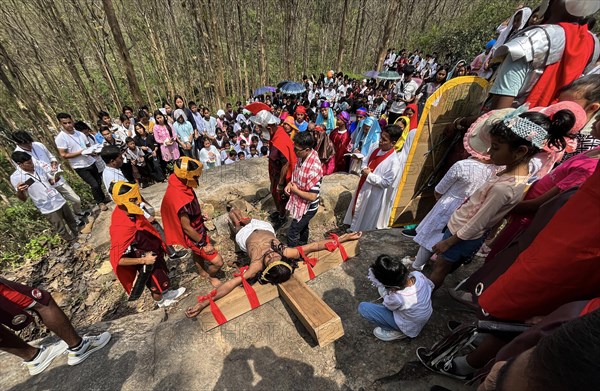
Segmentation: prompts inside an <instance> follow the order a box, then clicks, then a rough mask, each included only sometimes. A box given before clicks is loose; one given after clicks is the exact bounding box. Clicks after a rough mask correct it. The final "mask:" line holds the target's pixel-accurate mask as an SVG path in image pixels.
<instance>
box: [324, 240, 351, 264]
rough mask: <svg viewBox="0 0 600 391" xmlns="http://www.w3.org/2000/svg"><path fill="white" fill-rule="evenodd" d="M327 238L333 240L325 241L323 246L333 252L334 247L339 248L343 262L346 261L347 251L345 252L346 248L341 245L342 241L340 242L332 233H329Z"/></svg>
mask: <svg viewBox="0 0 600 391" xmlns="http://www.w3.org/2000/svg"><path fill="white" fill-rule="evenodd" d="M329 238H330V239H331V240H333V242H327V243H325V248H326V249H327V251H329V252H330V253H331V252H334V251H335V249H336V248H339V249H340V255H341V256H342V259H343V260H344V262H346V261H347V260H348V253H346V249H345V248H344V246H342V243H341V242H340V237H339V236H337V235H336V234H334V233H332V234H330V235H329Z"/></svg>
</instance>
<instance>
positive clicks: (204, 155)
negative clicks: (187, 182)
mask: <svg viewBox="0 0 600 391" xmlns="http://www.w3.org/2000/svg"><path fill="white" fill-rule="evenodd" d="M209 152H212V153H213V154H214V155H215V156H214V161H212V162H210V158H209V156H208V153H209ZM198 159H199V160H200V161H201V162H202V164H204V168H205V169H209V168H211V167H218V166H220V165H221V153H220V152H219V150H218V149H217V147H215V146H214V145H211V146H210V151H209V150H207V149H206V148H202V149H201V150H200V152H199V153H198Z"/></svg>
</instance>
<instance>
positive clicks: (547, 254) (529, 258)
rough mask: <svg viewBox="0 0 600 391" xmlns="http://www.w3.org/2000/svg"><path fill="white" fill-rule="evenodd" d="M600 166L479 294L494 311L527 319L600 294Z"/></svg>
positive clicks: (496, 314) (503, 316)
mask: <svg viewBox="0 0 600 391" xmlns="http://www.w3.org/2000/svg"><path fill="white" fill-rule="evenodd" d="M599 199H600V166H599V168H596V171H595V172H594V174H593V175H592V176H591V177H590V178H589V179H588V180H587V181H586V182H585V183H584V184H583V185H582V186H581V188H580V189H579V190H578V191H577V193H575V194H574V195H573V196H572V197H571V198H570V199H569V201H567V203H566V204H565V205H564V206H563V207H562V208H561V209H560V210H559V211H558V212H557V213H556V214H555V215H554V217H553V218H552V220H550V222H548V224H547V225H546V226H545V228H544V229H543V230H542V231H540V233H539V234H538V235H537V236H536V238H535V240H534V241H533V242H532V243H531V245H529V247H527V249H526V250H525V251H523V252H522V253H521V254H520V255H519V257H518V258H517V259H516V261H515V262H514V263H513V264H512V266H511V267H510V268H509V269H508V270H507V271H506V272H505V273H504V274H502V275H501V276H500V277H499V278H498V279H497V280H496V281H495V282H494V283H493V284H492V285H490V286H489V287H488V288H487V289H486V290H485V291H484V292H483V293H482V295H481V296H480V297H479V305H480V306H481V308H482V309H483V310H484V311H486V312H487V313H489V314H490V315H491V316H494V317H496V318H500V319H510V320H518V321H524V320H526V319H529V318H531V317H533V316H536V315H546V314H549V313H550V312H552V311H554V310H555V309H556V308H558V307H559V306H561V305H563V304H565V303H568V302H571V301H577V300H584V299H590V298H594V297H598V296H600V241H598V232H600V219H599V218H598V216H600V203H599V202H598V200H599Z"/></svg>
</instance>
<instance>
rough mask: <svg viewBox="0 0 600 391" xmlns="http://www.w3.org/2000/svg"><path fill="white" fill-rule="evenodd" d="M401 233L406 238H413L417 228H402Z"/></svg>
mask: <svg viewBox="0 0 600 391" xmlns="http://www.w3.org/2000/svg"><path fill="white" fill-rule="evenodd" d="M402 235H404V236H406V237H407V238H411V239H412V238H414V237H415V236H417V230H416V229H414V228H412V229H403V230H402Z"/></svg>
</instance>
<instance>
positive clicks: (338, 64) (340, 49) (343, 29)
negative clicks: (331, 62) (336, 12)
mask: <svg viewBox="0 0 600 391" xmlns="http://www.w3.org/2000/svg"><path fill="white" fill-rule="evenodd" d="M347 13H348V0H344V10H343V11H342V23H341V26H340V42H339V45H338V54H337V61H336V63H335V64H336V65H335V70H336V71H338V72H339V71H340V70H341V69H342V61H343V59H344V43H345V40H346V37H345V35H346V14H347Z"/></svg>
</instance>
